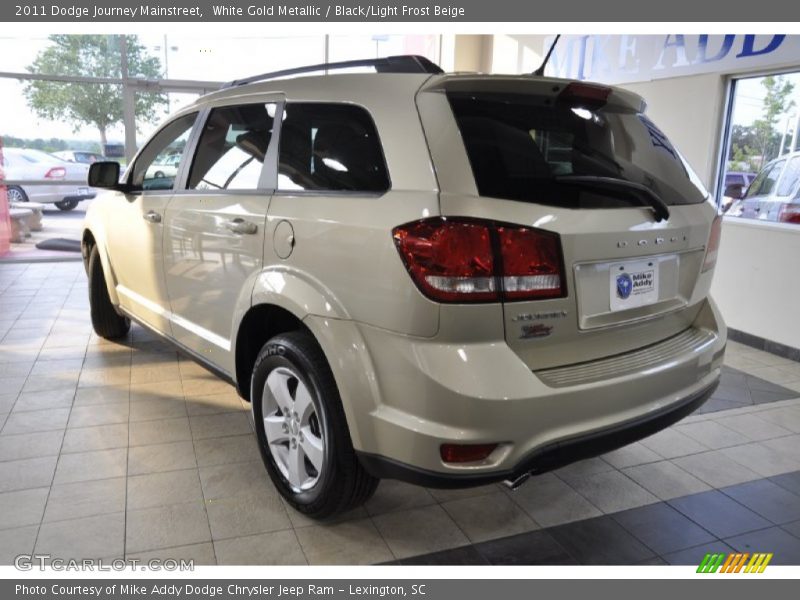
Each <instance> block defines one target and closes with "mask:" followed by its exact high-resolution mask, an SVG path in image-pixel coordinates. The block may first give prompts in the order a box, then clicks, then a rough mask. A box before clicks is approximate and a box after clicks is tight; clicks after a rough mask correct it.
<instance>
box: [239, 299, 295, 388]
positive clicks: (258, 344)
mask: <svg viewBox="0 0 800 600" xmlns="http://www.w3.org/2000/svg"><path fill="white" fill-rule="evenodd" d="M297 330H306V331H308V328H307V327H306V326H305V325H303V322H302V321H301V320H300V319H298V318H297V317H296V316H294V315H293V314H292V313H290V312H289V311H288V310H286V309H284V308H281V307H280V306H275V305H274V304H260V305H258V306H254V307H252V308H251V309H250V310H249V311H247V313H246V314H245V316H244V318H243V319H242V322H241V324H240V325H239V335H238V336H237V337H236V388H237V391H238V392H239V395H240V396H241V397H242V398H244V399H245V400H250V374H251V373H252V372H253V365H254V364H255V362H256V358H257V357H258V353H259V352H261V348H263V347H264V344H266V343H267V341H268V340H269V339H270V338H272V337H274V336H276V335H278V334H279V333H286V332H288V331H297Z"/></svg>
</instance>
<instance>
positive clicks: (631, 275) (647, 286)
mask: <svg viewBox="0 0 800 600" xmlns="http://www.w3.org/2000/svg"><path fill="white" fill-rule="evenodd" d="M658 270H659V263H658V261H657V260H654V259H653V260H640V261H631V262H624V263H615V264H612V265H610V266H609V270H608V275H609V288H610V289H609V292H610V296H609V297H610V303H611V310H612V311H618V310H627V309H629V308H636V307H637V306H647V305H648V304H654V303H655V302H658Z"/></svg>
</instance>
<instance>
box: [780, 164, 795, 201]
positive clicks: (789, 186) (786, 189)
mask: <svg viewBox="0 0 800 600" xmlns="http://www.w3.org/2000/svg"><path fill="white" fill-rule="evenodd" d="M798 179H800V156H795V157H794V158H793V159H792V160H790V161H789V164H788V165H786V170H785V171H784V172H783V177H781V182H780V184H779V185H778V196H788V195H789V194H791V193H792V190H793V189H794V186H795V185H797V180H798Z"/></svg>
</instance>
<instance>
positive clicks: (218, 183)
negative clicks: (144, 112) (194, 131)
mask: <svg viewBox="0 0 800 600" xmlns="http://www.w3.org/2000/svg"><path fill="white" fill-rule="evenodd" d="M275 108H276V105H275V104H244V105H241V106H226V107H224V108H215V109H214V110H212V111H211V114H210V115H209V116H208V120H207V121H206V124H205V126H204V127H203V133H202V134H201V136H200V143H199V145H198V147H197V153H196V154H195V158H194V162H193V163H192V171H191V174H190V175H189V185H188V187H189V188H190V189H198V190H255V189H257V188H258V180H259V178H260V177H261V167H262V166H263V165H264V157H265V156H266V154H267V148H268V147H269V142H270V140H271V139H272V123H273V118H274V116H275Z"/></svg>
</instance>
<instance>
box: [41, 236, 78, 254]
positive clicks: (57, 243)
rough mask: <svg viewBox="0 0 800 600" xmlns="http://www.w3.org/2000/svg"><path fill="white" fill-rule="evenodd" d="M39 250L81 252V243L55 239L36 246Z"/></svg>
mask: <svg viewBox="0 0 800 600" xmlns="http://www.w3.org/2000/svg"><path fill="white" fill-rule="evenodd" d="M36 247H37V248H38V249H39V250H59V251H61V252H80V251H81V243H80V241H78V240H68V239H66V238H53V239H51V240H44V241H41V242H39V243H38V244H36Z"/></svg>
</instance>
